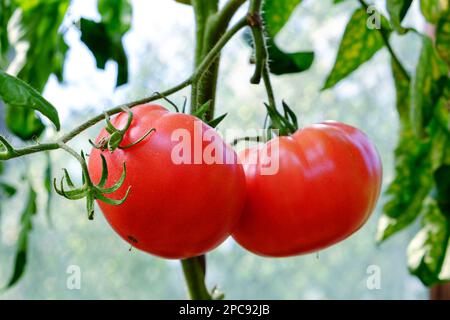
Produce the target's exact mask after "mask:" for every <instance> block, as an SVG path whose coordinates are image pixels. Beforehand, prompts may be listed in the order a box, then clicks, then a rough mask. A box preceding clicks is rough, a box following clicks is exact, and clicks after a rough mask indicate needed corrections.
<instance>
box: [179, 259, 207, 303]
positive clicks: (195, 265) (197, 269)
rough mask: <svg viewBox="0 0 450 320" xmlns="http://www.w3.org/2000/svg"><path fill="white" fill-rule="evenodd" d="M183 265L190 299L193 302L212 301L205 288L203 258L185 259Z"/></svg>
mask: <svg viewBox="0 0 450 320" xmlns="http://www.w3.org/2000/svg"><path fill="white" fill-rule="evenodd" d="M181 265H182V267H183V273H184V278H185V279H186V284H187V288H188V291H189V297H190V298H191V299H192V300H212V297H211V294H210V293H209V292H208V289H207V288H206V286H205V272H204V270H203V268H202V262H201V257H193V258H189V259H183V260H181Z"/></svg>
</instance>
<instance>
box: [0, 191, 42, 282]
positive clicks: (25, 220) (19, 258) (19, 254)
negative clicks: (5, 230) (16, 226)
mask: <svg viewBox="0 0 450 320" xmlns="http://www.w3.org/2000/svg"><path fill="white" fill-rule="evenodd" d="M36 199H37V195H36V192H35V191H34V190H33V188H32V187H31V185H30V186H29V189H28V200H27V202H26V207H25V209H24V211H23V212H22V216H21V219H20V222H21V230H20V233H19V240H18V244H17V250H16V256H15V259H14V269H13V273H12V275H11V277H10V278H9V281H8V283H7V285H6V287H5V289H8V288H11V287H12V286H14V285H15V284H17V282H18V281H19V280H20V278H21V277H22V276H23V275H24V273H25V268H26V264H27V251H28V237H29V233H30V231H31V229H32V227H33V225H32V218H33V216H34V215H35V214H36V212H37V206H36Z"/></svg>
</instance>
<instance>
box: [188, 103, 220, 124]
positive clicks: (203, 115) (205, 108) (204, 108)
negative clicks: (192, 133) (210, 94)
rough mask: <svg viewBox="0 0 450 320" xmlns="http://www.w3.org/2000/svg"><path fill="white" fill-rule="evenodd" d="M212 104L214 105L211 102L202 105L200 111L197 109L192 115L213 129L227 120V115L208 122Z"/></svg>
mask: <svg viewBox="0 0 450 320" xmlns="http://www.w3.org/2000/svg"><path fill="white" fill-rule="evenodd" d="M211 103H212V101H211V100H209V101H207V102H206V103H204V104H203V105H201V106H200V107H199V108H198V109H196V110H195V112H193V113H192V115H193V116H195V117H197V118H199V119H200V120H202V121H203V122H205V123H206V124H207V125H209V126H210V127H211V128H216V127H217V126H218V125H219V124H220V123H221V122H222V120H223V119H225V117H226V116H227V113H224V114H223V115H221V116H218V117H217V118H214V119H212V120H208V119H207V114H208V111H209V110H210V108H211Z"/></svg>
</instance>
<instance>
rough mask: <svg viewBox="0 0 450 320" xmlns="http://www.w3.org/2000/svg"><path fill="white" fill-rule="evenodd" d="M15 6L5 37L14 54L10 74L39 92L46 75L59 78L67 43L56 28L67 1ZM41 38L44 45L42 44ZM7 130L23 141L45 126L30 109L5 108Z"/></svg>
mask: <svg viewBox="0 0 450 320" xmlns="http://www.w3.org/2000/svg"><path fill="white" fill-rule="evenodd" d="M15 3H17V5H18V7H17V9H16V10H15V11H14V13H13V15H12V16H11V18H10V20H9V22H8V37H9V38H8V39H9V43H10V46H11V48H12V49H14V52H15V55H14V57H13V59H12V61H11V62H10V63H9V66H8V73H9V74H11V75H14V76H16V77H18V78H20V79H22V80H23V81H25V82H26V83H27V84H29V85H30V86H31V87H33V88H34V89H36V90H37V91H38V92H42V90H43V89H44V86H45V84H46V83H47V80H48V78H49V76H50V75H51V74H52V73H54V74H56V76H57V77H58V79H59V80H62V73H63V64H64V60H65V54H66V52H67V45H66V44H65V42H64V39H63V37H62V35H61V34H59V33H58V30H59V27H60V25H61V23H62V21H63V18H64V16H65V14H66V11H67V8H68V6H69V0H58V1H49V2H45V3H44V2H41V1H24V0H20V1H19V0H16V1H15ZM42 39H45V45H42ZM6 124H7V126H8V128H9V130H10V131H11V132H12V133H14V134H15V135H16V136H18V137H20V138H22V139H23V140H29V139H31V138H33V137H35V136H39V135H40V134H41V133H42V132H43V130H44V129H45V126H44V124H43V123H42V122H41V120H40V119H39V118H38V117H36V116H35V114H34V111H33V110H31V109H30V110H27V109H18V108H17V107H14V106H7V108H6Z"/></svg>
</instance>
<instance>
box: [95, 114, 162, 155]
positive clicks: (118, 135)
mask: <svg viewBox="0 0 450 320" xmlns="http://www.w3.org/2000/svg"><path fill="white" fill-rule="evenodd" d="M123 111H125V112H126V113H127V114H128V119H127V123H126V125H125V127H124V128H123V129H117V128H116V127H114V125H113V124H112V123H111V119H110V117H109V114H108V113H106V112H105V121H106V127H105V130H106V131H107V132H108V133H109V136H106V137H103V138H102V139H101V140H100V141H99V142H98V143H95V142H93V141H92V140H90V139H89V143H90V144H91V145H92V147H94V148H95V149H99V150H100V151H105V150H109V152H111V153H112V152H114V151H115V150H116V149H128V148H131V147H133V146H135V145H137V144H138V143H140V142H141V141H143V140H144V139H145V138H147V136H148V135H149V134H150V133H152V132H153V131H156V129H155V128H151V129H150V130H148V131H147V132H146V133H145V134H144V135H143V136H142V137H141V138H139V139H138V140H136V141H134V142H132V143H130V144H128V145H126V146H121V145H120V144H121V143H122V140H123V138H124V136H125V133H126V132H127V130H128V129H129V128H130V126H131V123H132V122H133V112H131V110H130V109H125V108H123Z"/></svg>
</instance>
